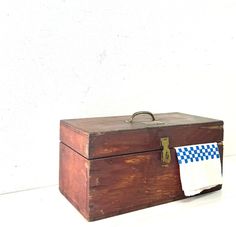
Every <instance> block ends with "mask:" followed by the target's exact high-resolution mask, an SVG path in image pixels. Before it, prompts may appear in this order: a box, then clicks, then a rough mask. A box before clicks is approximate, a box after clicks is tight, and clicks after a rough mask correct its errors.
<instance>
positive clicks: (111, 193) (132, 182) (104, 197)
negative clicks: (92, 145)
mask: <svg viewBox="0 0 236 227" xmlns="http://www.w3.org/2000/svg"><path fill="white" fill-rule="evenodd" d="M219 149H220V154H221V158H222V157H223V155H222V152H223V147H222V145H219ZM171 158H172V160H171V163H170V164H169V165H168V166H162V164H161V152H160V151H151V152H145V153H139V154H131V155H124V156H117V157H112V158H104V159H97V160H91V162H90V182H89V210H90V220H96V219H100V218H103V217H109V216H113V215H116V214H121V213H125V212H128V211H133V210H137V209H141V208H145V207H149V206H153V205H157V204H162V203H166V202H170V201H174V200H178V199H181V198H185V196H184V193H183V191H182V188H181V182H180V177H179V166H178V163H177V160H176V154H175V150H174V149H171ZM220 188H221V186H218V187H216V188H215V189H212V190H216V189H220ZM208 191H211V190H208Z"/></svg>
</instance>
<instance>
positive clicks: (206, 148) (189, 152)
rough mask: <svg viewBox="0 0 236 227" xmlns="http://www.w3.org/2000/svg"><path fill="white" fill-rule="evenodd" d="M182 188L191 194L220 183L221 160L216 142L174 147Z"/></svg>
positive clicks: (187, 193)
mask: <svg viewBox="0 0 236 227" xmlns="http://www.w3.org/2000/svg"><path fill="white" fill-rule="evenodd" d="M175 150H176V155H177V159H178V163H179V169H180V179H181V184H182V189H183V191H184V193H185V195H186V196H192V195H195V194H198V193H200V192H201V191H203V190H205V189H209V188H212V187H214V186H216V185H218V184H222V175H221V162H220V154H219V148H218V145H217V143H206V144H197V145H189V146H182V147H175Z"/></svg>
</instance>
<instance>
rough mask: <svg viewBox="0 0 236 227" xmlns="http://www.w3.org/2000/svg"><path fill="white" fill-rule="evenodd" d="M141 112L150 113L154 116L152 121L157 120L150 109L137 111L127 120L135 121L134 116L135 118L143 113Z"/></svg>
mask: <svg viewBox="0 0 236 227" xmlns="http://www.w3.org/2000/svg"><path fill="white" fill-rule="evenodd" d="M141 114H147V115H150V116H151V117H152V121H155V120H156V119H155V117H154V115H153V114H152V113H151V112H149V111H138V112H135V113H134V114H133V115H132V116H131V117H130V119H129V120H127V121H126V122H129V123H133V120H134V118H135V117H136V116H138V115H141Z"/></svg>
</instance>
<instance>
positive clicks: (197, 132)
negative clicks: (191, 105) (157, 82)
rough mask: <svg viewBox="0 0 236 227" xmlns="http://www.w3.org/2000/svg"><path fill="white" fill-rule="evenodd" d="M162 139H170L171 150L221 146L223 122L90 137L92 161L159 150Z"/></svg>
mask: <svg viewBox="0 0 236 227" xmlns="http://www.w3.org/2000/svg"><path fill="white" fill-rule="evenodd" d="M162 137H169V141H170V145H169V147H176V146H184V145H191V144H200V143H211V142H221V141H223V122H217V123H206V124H195V125H185V126H170V127H160V128H149V127H147V128H145V129H137V130H128V131H117V132H106V133H100V134H91V135H90V143H89V157H90V158H99V157H108V156H114V155H120V154H129V153H137V152H143V151H151V150H156V149H160V148H161V143H160V140H161V138H162Z"/></svg>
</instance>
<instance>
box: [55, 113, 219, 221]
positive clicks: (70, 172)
mask: <svg viewBox="0 0 236 227" xmlns="http://www.w3.org/2000/svg"><path fill="white" fill-rule="evenodd" d="M163 138H168V139H169V144H167V145H168V148H169V150H170V153H169V154H170V157H171V160H170V163H168V160H169V158H170V157H168V152H167V153H164V148H163V144H162V142H163V141H162V139H163ZM60 141H61V142H60V182H59V188H60V191H61V193H62V194H63V195H64V196H65V197H66V198H67V199H68V200H69V201H70V202H71V203H72V204H73V205H74V206H75V207H76V208H77V209H78V210H79V211H80V212H81V213H82V215H83V216H84V217H85V218H86V219H87V220H90V221H91V220H96V219H101V218H105V217H110V216H113V215H117V214H121V213H125V212H129V211H134V210H137V209H141V208H146V207H150V206H153V205H157V204H162V203H166V202H170V201H174V200H178V199H183V198H185V196H184V193H183V191H182V189H181V182H180V175H179V166H178V162H177V159H176V153H175V149H174V147H175V146H182V145H191V144H200V143H210V142H217V143H218V146H219V150H220V155H221V162H222V159H223V153H222V152H223V143H222V141H223V121H220V120H215V119H209V118H204V117H199V116H193V115H188V114H183V113H167V114H155V115H152V114H151V113H149V112H144V113H136V114H134V115H133V116H132V118H130V116H118V117H99V118H84V119H72V120H61V122H60ZM168 148H167V149H168ZM165 152H166V151H165ZM219 189H221V185H218V186H216V187H214V188H212V189H209V190H206V191H204V192H210V191H214V190H219Z"/></svg>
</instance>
